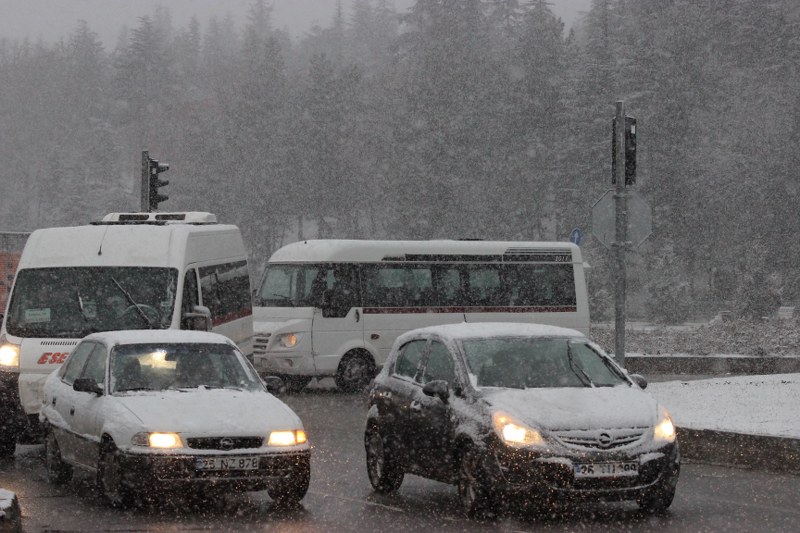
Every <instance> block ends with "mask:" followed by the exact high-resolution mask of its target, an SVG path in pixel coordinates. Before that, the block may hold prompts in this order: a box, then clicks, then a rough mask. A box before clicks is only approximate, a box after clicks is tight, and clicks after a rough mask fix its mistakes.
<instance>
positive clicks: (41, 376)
mask: <svg viewBox="0 0 800 533" xmlns="http://www.w3.org/2000/svg"><path fill="white" fill-rule="evenodd" d="M209 319H210V323H211V325H212V329H213V331H215V332H217V333H221V334H223V335H225V336H227V337H228V338H230V339H231V340H233V341H234V342H235V343H236V344H237V345H238V346H239V347H240V349H241V350H242V352H243V353H245V354H251V353H252V336H253V317H252V299H251V291H250V277H249V272H248V266H247V253H246V251H245V247H244V242H243V240H242V236H241V233H240V231H239V229H238V228H237V227H236V226H233V225H227V224H218V223H217V220H216V217H215V216H214V215H212V214H210V213H200V212H189V213H112V214H110V215H107V216H105V217H104V218H103V220H102V221H100V222H96V223H92V224H91V225H87V226H75V227H64V228H48V229H40V230H37V231H34V232H33V233H32V234H31V235H30V237H29V238H28V242H27V243H26V245H25V249H24V250H23V252H22V256H21V257H20V261H19V266H18V269H17V274H16V277H15V280H14V285H13V287H12V290H11V296H10V298H9V302H8V307H7V309H6V313H5V316H4V317H3V322H2V329H0V456H2V455H8V454H9V453H11V454H13V452H14V442H15V440H16V437H17V435H18V434H19V433H20V432H21V431H22V430H23V429H25V428H26V425H27V426H28V427H29V429H35V428H36V424H35V423H36V420H37V414H38V412H39V410H40V407H41V404H42V386H43V384H44V380H45V378H46V377H47V375H48V374H50V373H51V372H52V371H53V370H54V369H56V368H58V367H59V366H60V365H61V363H63V362H64V359H65V358H66V357H67V355H68V354H69V353H70V351H71V350H72V349H73V347H74V346H75V345H76V344H77V343H78V341H79V340H80V339H81V338H82V337H84V336H85V335H87V334H88V333H93V332H97V331H109V330H122V329H194V328H202V329H207V327H208V326H207V324H208V322H209ZM20 404H21V406H22V412H23V413H24V415H28V420H26V419H25V417H21V416H19V414H20V413H19V412H20V409H19V406H20Z"/></svg>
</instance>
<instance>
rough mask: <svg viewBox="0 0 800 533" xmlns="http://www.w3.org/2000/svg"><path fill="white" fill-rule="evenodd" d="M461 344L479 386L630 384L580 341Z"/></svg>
mask: <svg viewBox="0 0 800 533" xmlns="http://www.w3.org/2000/svg"><path fill="white" fill-rule="evenodd" d="M461 344H462V348H463V351H464V354H465V355H466V360H467V366H468V367H469V372H470V375H471V378H472V380H473V383H474V384H475V385H476V386H478V387H511V388H539V387H613V386H615V385H620V384H628V383H629V382H628V381H627V379H625V377H624V375H623V374H622V373H621V372H620V371H619V370H618V369H617V368H616V367H615V366H614V364H613V363H612V362H611V361H609V360H608V359H607V358H606V357H604V356H603V355H601V354H600V353H599V352H598V351H596V350H595V349H593V348H592V346H591V343H590V342H588V341H586V340H583V339H568V338H541V337H537V338H530V337H527V338H526V337H515V338H487V339H470V340H465V341H463V342H462V343H461Z"/></svg>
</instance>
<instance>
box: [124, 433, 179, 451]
mask: <svg viewBox="0 0 800 533" xmlns="http://www.w3.org/2000/svg"><path fill="white" fill-rule="evenodd" d="M131 444H133V445H134V446H147V447H150V448H183V442H182V441H181V437H180V435H178V434H177V433H160V432H158V433H145V432H141V433H137V434H136V435H134V436H133V438H132V439H131Z"/></svg>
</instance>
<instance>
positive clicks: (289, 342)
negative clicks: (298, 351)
mask: <svg viewBox="0 0 800 533" xmlns="http://www.w3.org/2000/svg"><path fill="white" fill-rule="evenodd" d="M298 342H300V335H299V334H297V333H284V334H282V335H281V336H280V337H279V338H278V343H279V344H280V345H281V346H282V347H284V348H294V347H295V346H297V343H298Z"/></svg>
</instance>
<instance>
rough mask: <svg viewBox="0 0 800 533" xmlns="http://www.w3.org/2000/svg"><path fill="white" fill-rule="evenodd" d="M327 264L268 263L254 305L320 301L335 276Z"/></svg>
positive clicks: (304, 303)
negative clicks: (329, 270) (331, 273)
mask: <svg viewBox="0 0 800 533" xmlns="http://www.w3.org/2000/svg"><path fill="white" fill-rule="evenodd" d="M327 270H328V269H327V267H326V266H325V265H317V264H308V265H281V264H275V265H269V266H267V269H266V270H265V271H264V278H263V280H262V283H261V287H260V288H259V290H258V293H257V294H256V297H255V301H254V305H257V306H265V307H304V306H313V305H319V303H320V302H321V301H322V292H323V290H324V289H326V288H329V285H330V283H332V279H331V280H329V279H328V278H332V277H331V276H329V275H328V272H327Z"/></svg>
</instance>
